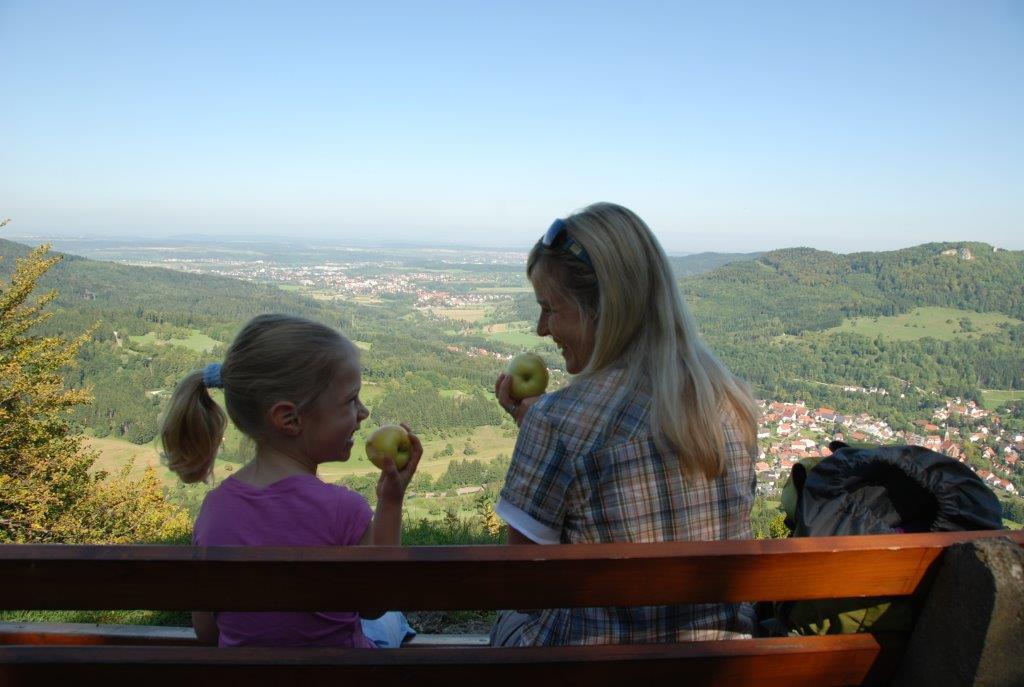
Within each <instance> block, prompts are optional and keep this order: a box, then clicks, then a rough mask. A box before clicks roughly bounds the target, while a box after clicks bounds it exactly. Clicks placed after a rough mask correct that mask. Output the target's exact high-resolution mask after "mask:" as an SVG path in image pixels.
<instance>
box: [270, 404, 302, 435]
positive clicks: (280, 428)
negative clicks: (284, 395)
mask: <svg viewBox="0 0 1024 687" xmlns="http://www.w3.org/2000/svg"><path fill="white" fill-rule="evenodd" d="M267 419H268V420H269V421H270V426H271V427H273V428H274V431H276V432H280V433H281V434H284V435H285V436H289V437H294V436H298V435H299V432H301V431H302V420H301V418H300V417H299V409H298V408H297V407H296V406H295V404H294V403H292V402H291V401H278V402H277V403H275V404H274V405H272V406H271V407H270V410H268V411H267Z"/></svg>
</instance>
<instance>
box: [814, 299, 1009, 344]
mask: <svg viewBox="0 0 1024 687" xmlns="http://www.w3.org/2000/svg"><path fill="white" fill-rule="evenodd" d="M961 319H968V320H970V322H971V325H972V329H971V331H963V330H962V329H961V325H960V320H961ZM1020 323H1021V321H1020V320H1017V319H1014V318H1012V317H1008V316H1006V315H1003V314H1001V313H979V312H974V311H971V310H959V309H956V308H939V307H927V308H914V309H913V310H911V311H910V312H908V313H904V314H902V315H893V316H890V317H855V318H852V319H848V320H846V321H844V322H843V324H841V325H840V326H838V327H833V328H832V329H828V330H826V331H825V333H826V334H834V333H839V332H852V333H855V334H861V335H863V336H867V337H870V338H875V337H876V336H881V337H882V338H885V339H895V340H899V341H913V340H916V339H923V338H925V337H931V338H933V339H939V340H941V341H952V340H953V339H959V338H979V337H980V336H982V335H984V334H995V333H997V332H998V331H999V325H1001V324H1005V325H1017V324H1020Z"/></svg>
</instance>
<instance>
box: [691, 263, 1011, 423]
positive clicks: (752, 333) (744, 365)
mask: <svg viewBox="0 0 1024 687" xmlns="http://www.w3.org/2000/svg"><path fill="white" fill-rule="evenodd" d="M1022 275H1024V252H1021V251H1004V250H999V251H995V250H993V248H992V247H991V246H988V245H986V244H979V243H956V244H938V243H935V244H926V245H922V246H916V247H914V248H908V249H904V250H899V251H891V252H885V253H855V254H851V255H837V254H834V253H827V252H823V251H817V250H813V249H809V248H795V249H787V250H780V251H773V252H771V253H768V254H765V255H763V256H761V257H760V258H758V259H757V260H753V261H744V262H736V263H731V264H729V265H726V266H724V267H722V268H720V269H718V270H715V271H714V272H711V273H709V274H705V275H701V276H697V277H694V278H690V279H683V280H681V282H680V286H681V289H682V292H683V294H684V297H685V298H686V300H687V302H688V303H689V304H690V306H691V308H692V310H693V312H694V314H695V315H696V316H697V318H698V320H699V322H700V324H701V328H702V330H703V331H704V333H705V336H706V337H707V339H708V340H709V341H710V343H711V344H712V347H713V348H714V349H715V350H716V352H718V353H719V355H721V356H722V358H723V359H724V360H725V361H726V362H727V363H728V364H729V365H730V367H731V368H732V369H733V370H734V371H736V372H737V373H738V374H740V375H741V376H743V377H744V378H746V379H748V380H750V381H751V382H752V383H753V384H754V385H755V386H756V387H757V388H758V390H759V392H760V393H762V394H764V395H765V396H767V397H799V398H806V399H807V400H808V402H809V403H810V402H815V403H820V404H822V405H829V404H831V405H840V406H846V407H850V406H853V407H854V408H858V409H863V410H873V411H875V412H878V413H880V414H881V416H882V417H889V418H892V419H895V420H897V422H900V421H902V423H903V424H905V423H906V422H908V421H909V419H910V417H911V415H912V413H913V411H915V410H917V409H918V408H920V407H921V406H922V405H923V404H927V403H930V402H932V401H933V399H931V398H930V395H943V394H944V395H951V396H962V397H967V398H972V399H976V400H980V395H979V391H980V389H986V388H988V389H1022V388H1024V353H1022V351H1024V345H1022V344H1024V322H1021V318H1022V317H1024V277H1022ZM922 307H925V308H926V309H927V307H933V308H944V309H948V310H949V312H948V314H947V317H946V319H945V321H944V322H942V323H940V324H942V326H944V327H945V328H946V329H945V332H946V333H949V334H950V335H949V336H941V335H940V334H941V333H942V332H940V331H939V330H938V329H935V330H929V329H928V328H927V326H928V325H927V324H920V325H918V324H916V323H915V322H914V321H913V320H912V319H907V320H906V321H904V320H900V319H899V318H897V317H896V316H899V315H903V314H905V313H908V312H910V311H911V310H913V309H915V308H922ZM929 312H932V311H929ZM980 313H1000V314H1001V315H1002V317H1000V318H998V319H999V322H998V324H996V325H993V326H992V327H991V328H990V329H989V330H988V331H983V330H981V329H980V328H978V327H977V326H976V323H975V321H976V320H978V319H979V318H980V317H981V315H980ZM858 317H860V318H867V319H866V320H864V321H866V322H868V323H873V326H872V327H864V326H862V327H860V328H859V329H858V328H857V327H850V328H848V329H847V330H842V329H836V328H839V327H840V326H841V325H843V324H844V322H848V321H849V320H850V319H851V318H858ZM972 317H973V319H972ZM925 319H926V318H922V322H924V321H925ZM896 327H900V329H898V330H897V329H895V328H896ZM908 328H920V331H915V330H914V329H908ZM918 334H919V336H918ZM908 335H909V336H908ZM846 385H855V386H860V387H876V388H878V389H881V390H884V391H885V392H887V393H886V394H884V395H883V394H881V393H877V394H873V395H871V396H862V397H860V398H857V397H850V395H849V394H847V393H844V391H843V389H842V387H843V386H846Z"/></svg>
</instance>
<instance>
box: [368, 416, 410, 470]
mask: <svg viewBox="0 0 1024 687" xmlns="http://www.w3.org/2000/svg"><path fill="white" fill-rule="evenodd" d="M410 455H412V442H411V441H409V433H408V432H406V431H405V428H404V427H400V426H399V425H384V426H383V427H380V428H379V429H378V430H377V431H376V432H374V433H373V434H371V435H370V438H369V439H367V440H366V457H367V458H369V459H370V462H371V463H373V464H374V465H376V466H377V467H378V468H380V469H381V470H383V469H384V459H385V458H390V459H391V460H393V461H395V467H396V468H398V469H399V470H401V469H402V468H404V467H405V464H406V463H408V462H409V456H410Z"/></svg>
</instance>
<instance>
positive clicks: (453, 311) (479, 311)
mask: <svg viewBox="0 0 1024 687" xmlns="http://www.w3.org/2000/svg"><path fill="white" fill-rule="evenodd" d="M429 311H430V313H431V314H432V315H433V316H434V317H443V318H445V319H449V320H459V321H460V322H479V321H480V320H482V319H484V318H485V317H486V316H487V315H488V313H489V312H490V311H491V308H488V307H481V308H429Z"/></svg>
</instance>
